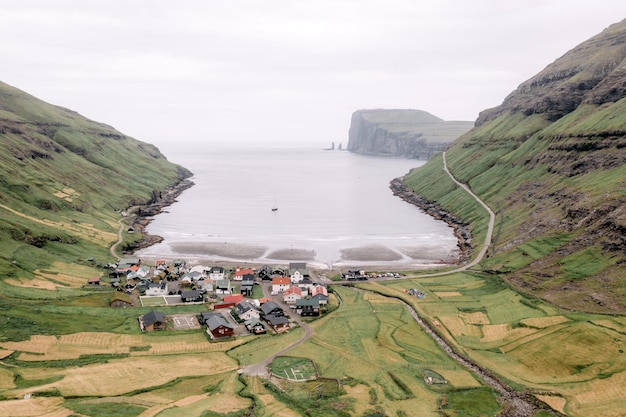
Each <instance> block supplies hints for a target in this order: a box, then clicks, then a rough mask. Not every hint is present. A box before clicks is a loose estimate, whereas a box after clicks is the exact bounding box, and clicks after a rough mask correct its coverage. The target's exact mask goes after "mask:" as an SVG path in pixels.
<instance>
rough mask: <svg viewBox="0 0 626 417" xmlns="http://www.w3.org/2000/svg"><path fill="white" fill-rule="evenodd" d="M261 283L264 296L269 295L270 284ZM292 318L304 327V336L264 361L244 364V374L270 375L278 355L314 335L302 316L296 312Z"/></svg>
mask: <svg viewBox="0 0 626 417" xmlns="http://www.w3.org/2000/svg"><path fill="white" fill-rule="evenodd" d="M261 285H262V286H263V296H264V297H268V296H269V295H270V294H269V290H268V286H267V285H263V284H261ZM278 304H279V305H281V307H285V306H284V305H283V304H282V303H280V302H278ZM292 319H293V321H295V322H296V323H297V324H298V326H300V327H302V328H303V329H304V335H302V337H301V338H300V339H298V340H296V341H295V342H293V343H292V344H290V345H289V346H287V347H285V348H284V349H281V350H280V351H278V352H276V353H274V354H273V355H271V356H269V357H268V358H266V359H265V360H263V361H262V362H259V363H255V364H252V365H247V366H244V367H243V369H242V373H243V374H245V375H258V376H264V377H269V369H268V366H269V364H270V363H272V361H273V360H274V359H276V357H278V356H281V355H284V354H285V353H287V352H289V351H290V350H292V349H293V348H295V347H297V346H300V345H301V344H302V343H304V342H306V341H307V340H308V339H309V338H310V337H311V336H313V329H311V326H309V325H308V324H307V323H305V322H304V321H303V320H302V319H300V317H298V316H297V315H295V313H294V315H293V316H292Z"/></svg>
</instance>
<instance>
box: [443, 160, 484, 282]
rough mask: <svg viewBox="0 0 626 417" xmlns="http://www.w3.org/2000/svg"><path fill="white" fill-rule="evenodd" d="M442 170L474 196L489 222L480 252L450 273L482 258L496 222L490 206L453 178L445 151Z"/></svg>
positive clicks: (467, 266) (469, 266) (465, 267)
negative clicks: (487, 216)
mask: <svg viewBox="0 0 626 417" xmlns="http://www.w3.org/2000/svg"><path fill="white" fill-rule="evenodd" d="M443 170H444V171H445V172H446V174H448V176H449V177H450V178H452V181H454V182H455V184H456V185H458V186H459V187H461V188H463V189H464V190H465V191H466V192H467V193H468V194H469V195H471V196H472V197H474V200H476V201H477V202H478V204H480V205H481V206H483V208H484V209H485V210H487V213H489V224H488V225H487V234H486V235H485V242H484V243H483V247H482V249H481V250H480V252H478V255H477V256H476V258H474V260H473V261H471V262H470V263H468V264H467V265H465V266H463V267H461V268H458V269H455V270H454V271H450V272H448V273H452V272H458V271H464V270H466V269H469V268H471V267H473V266H474V265H477V264H478V263H479V262H480V261H482V260H483V258H484V257H485V255H486V254H487V251H488V250H489V245H491V238H492V236H493V228H494V225H495V223H496V215H495V213H494V212H493V210H491V208H489V206H488V205H487V204H486V203H485V202H484V201H483V200H481V199H480V197H478V196H477V195H476V194H474V192H473V191H472V190H471V189H470V188H469V187H468V186H467V185H466V184H463V183H462V182H460V181H458V180H457V179H456V178H454V175H452V173H451V172H450V171H449V170H448V163H447V161H446V152H445V151H444V152H443Z"/></svg>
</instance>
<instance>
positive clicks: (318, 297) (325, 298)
mask: <svg viewBox="0 0 626 417" xmlns="http://www.w3.org/2000/svg"><path fill="white" fill-rule="evenodd" d="M314 298H315V299H318V300H320V299H322V300H328V296H327V295H326V294H322V293H319V294H315V295H314V296H313V297H311V299H314Z"/></svg>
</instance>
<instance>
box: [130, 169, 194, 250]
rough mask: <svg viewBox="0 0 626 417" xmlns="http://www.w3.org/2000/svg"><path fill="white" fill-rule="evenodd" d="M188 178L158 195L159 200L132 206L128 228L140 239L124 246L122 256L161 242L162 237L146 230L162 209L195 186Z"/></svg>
mask: <svg viewBox="0 0 626 417" xmlns="http://www.w3.org/2000/svg"><path fill="white" fill-rule="evenodd" d="M190 177H191V175H190V176H188V177H185V178H181V179H180V180H179V181H178V182H177V183H175V184H172V185H171V186H169V187H168V188H166V189H165V190H164V191H163V192H161V193H160V198H159V199H158V200H156V201H153V202H151V203H147V204H140V205H137V206H134V212H133V216H132V217H130V219H129V222H128V228H132V229H133V230H134V231H136V232H138V233H141V236H142V238H141V240H140V241H138V242H134V243H130V244H127V245H125V246H124V247H123V248H122V249H121V252H122V254H130V255H132V254H134V253H135V252H137V251H138V250H141V249H145V248H149V247H150V246H153V245H155V244H157V243H160V242H162V241H163V237H162V236H158V235H151V234H149V233H147V232H146V228H147V226H148V225H149V224H150V222H152V220H153V218H154V216H156V215H157V214H159V213H161V212H163V209H165V208H166V207H169V206H171V205H172V204H174V203H175V202H176V199H177V198H178V196H180V195H181V194H182V193H183V191H185V190H187V189H188V188H191V187H193V186H194V185H195V183H194V182H193V181H191V180H190ZM132 209H133V208H132V207H131V208H129V210H132Z"/></svg>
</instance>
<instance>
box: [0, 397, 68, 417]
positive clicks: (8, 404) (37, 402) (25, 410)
mask: <svg viewBox="0 0 626 417" xmlns="http://www.w3.org/2000/svg"><path fill="white" fill-rule="evenodd" d="M62 404H63V399H62V398H30V399H27V400H7V401H0V416H3V417H39V416H41V417H44V416H45V417H67V416H70V415H72V414H74V413H73V412H72V411H70V410H68V409H66V408H64V407H63V405H62Z"/></svg>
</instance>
